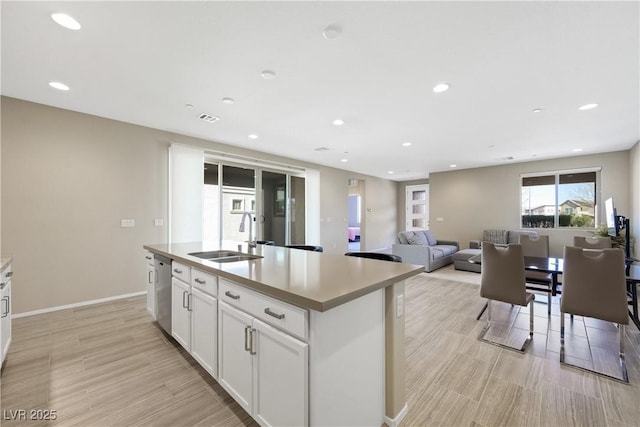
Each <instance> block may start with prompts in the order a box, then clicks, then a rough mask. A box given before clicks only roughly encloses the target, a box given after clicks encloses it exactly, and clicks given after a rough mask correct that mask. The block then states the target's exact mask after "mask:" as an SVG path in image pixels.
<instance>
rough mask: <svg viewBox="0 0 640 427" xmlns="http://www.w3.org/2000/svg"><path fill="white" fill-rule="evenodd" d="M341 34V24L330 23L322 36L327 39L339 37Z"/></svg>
mask: <svg viewBox="0 0 640 427" xmlns="http://www.w3.org/2000/svg"><path fill="white" fill-rule="evenodd" d="M340 34H342V28H341V27H340V26H339V25H329V26H328V27H327V28H325V29H324V31H323V32H322V36H323V37H324V38H325V39H327V40H333V39H337V38H338V37H340Z"/></svg>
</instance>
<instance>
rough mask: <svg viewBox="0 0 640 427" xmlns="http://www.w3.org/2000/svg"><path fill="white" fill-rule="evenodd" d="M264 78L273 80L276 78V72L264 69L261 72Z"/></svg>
mask: <svg viewBox="0 0 640 427" xmlns="http://www.w3.org/2000/svg"><path fill="white" fill-rule="evenodd" d="M260 75H261V76H262V78H263V79H265V80H273V79H275V78H276V72H275V71H271V70H264V71H263V72H261V73H260Z"/></svg>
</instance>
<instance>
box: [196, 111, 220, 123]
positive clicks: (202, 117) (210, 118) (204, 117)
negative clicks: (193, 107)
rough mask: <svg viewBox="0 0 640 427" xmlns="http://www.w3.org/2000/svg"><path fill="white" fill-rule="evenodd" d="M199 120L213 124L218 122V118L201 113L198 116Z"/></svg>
mask: <svg viewBox="0 0 640 427" xmlns="http://www.w3.org/2000/svg"><path fill="white" fill-rule="evenodd" d="M200 120H204V121H205V122H209V123H213V122H217V121H218V120H220V117H216V116H212V115H210V114H205V113H202V114H200Z"/></svg>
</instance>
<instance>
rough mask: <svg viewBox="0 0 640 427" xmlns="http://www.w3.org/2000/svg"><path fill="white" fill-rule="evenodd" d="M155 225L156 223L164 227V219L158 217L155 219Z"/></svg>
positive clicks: (157, 225)
mask: <svg viewBox="0 0 640 427" xmlns="http://www.w3.org/2000/svg"><path fill="white" fill-rule="evenodd" d="M153 225H155V226H156V227H162V226H163V225H164V220H163V219H162V218H156V219H155V220H154V221H153Z"/></svg>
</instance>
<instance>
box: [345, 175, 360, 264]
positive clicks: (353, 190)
mask: <svg viewBox="0 0 640 427" xmlns="http://www.w3.org/2000/svg"><path fill="white" fill-rule="evenodd" d="M363 189H364V181H363V180H360V179H349V192H348V204H347V207H348V208H347V209H348V210H347V243H348V247H349V252H358V251H360V250H362V237H363V235H362V231H363V227H362V218H363V215H362V209H363V200H362V199H363V195H364V190H363Z"/></svg>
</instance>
